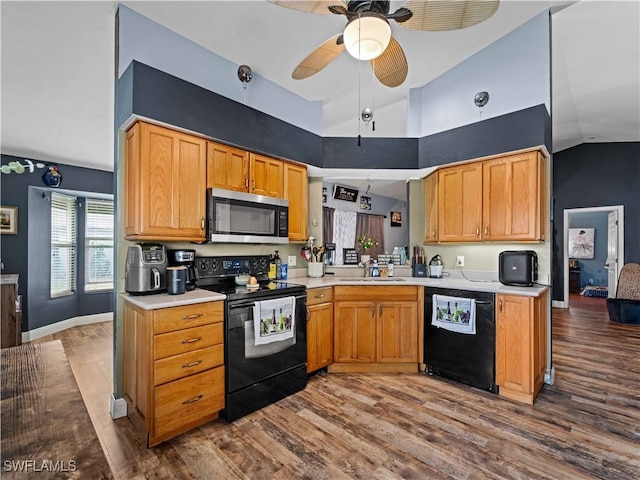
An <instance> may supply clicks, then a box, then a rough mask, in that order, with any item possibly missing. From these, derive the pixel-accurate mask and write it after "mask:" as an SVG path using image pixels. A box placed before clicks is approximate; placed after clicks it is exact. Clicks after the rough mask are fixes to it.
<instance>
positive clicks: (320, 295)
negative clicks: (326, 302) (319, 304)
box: [314, 293, 326, 298]
mask: <svg viewBox="0 0 640 480" xmlns="http://www.w3.org/2000/svg"><path fill="white" fill-rule="evenodd" d="M324 297H326V295H325V294H324V293H320V294H318V295H316V296H315V297H314V298H324Z"/></svg>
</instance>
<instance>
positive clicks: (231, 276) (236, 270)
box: [195, 255, 305, 300]
mask: <svg viewBox="0 0 640 480" xmlns="http://www.w3.org/2000/svg"><path fill="white" fill-rule="evenodd" d="M195 266H196V270H197V279H196V284H197V286H198V287H199V288H203V289H205V290H209V291H211V292H217V293H222V294H224V295H226V296H227V300H238V299H244V298H255V299H258V298H265V297H284V296H288V295H297V294H300V293H302V292H304V291H305V287H304V286H303V285H295V284H291V283H287V282H281V281H273V282H270V281H269V278H268V271H269V256H268V255H262V256H250V257H236V256H233V257H231V256H228V257H196V260H195ZM239 274H249V275H252V276H254V277H256V278H257V279H258V282H259V283H258V287H257V288H249V287H240V286H238V285H236V284H235V277H236V275H239Z"/></svg>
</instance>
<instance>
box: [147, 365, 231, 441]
mask: <svg viewBox="0 0 640 480" xmlns="http://www.w3.org/2000/svg"><path fill="white" fill-rule="evenodd" d="M154 394H155V406H156V408H155V428H154V434H153V436H154V437H160V436H162V435H165V434H167V433H170V432H173V431H175V430H178V429H179V428H180V427H182V426H183V425H187V424H189V423H191V422H195V421H197V420H199V419H201V418H203V417H206V416H208V415H211V414H214V413H216V412H218V411H220V410H222V409H223V408H224V367H217V368H214V369H212V370H207V371H205V372H202V373H197V374H195V375H191V376H190V377H186V378H182V379H180V380H176V381H174V382H171V383H166V384H164V385H160V386H159V387H156V388H155V393H154Z"/></svg>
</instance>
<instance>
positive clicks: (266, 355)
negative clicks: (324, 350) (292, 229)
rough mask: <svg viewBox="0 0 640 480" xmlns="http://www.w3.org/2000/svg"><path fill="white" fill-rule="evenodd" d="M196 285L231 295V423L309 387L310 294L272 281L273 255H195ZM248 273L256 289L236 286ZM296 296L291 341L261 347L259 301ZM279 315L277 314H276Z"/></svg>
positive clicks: (227, 336)
mask: <svg viewBox="0 0 640 480" xmlns="http://www.w3.org/2000/svg"><path fill="white" fill-rule="evenodd" d="M195 266H196V270H197V272H198V287H199V288H203V289H205V290H210V291H214V292H218V293H223V294H225V295H226V296H227V298H226V300H225V315H224V326H225V342H224V349H225V408H224V410H223V411H222V412H221V413H220V415H221V416H222V417H223V418H225V419H226V420H228V421H233V420H236V419H238V418H241V417H243V416H245V415H247V414H249V413H251V412H254V411H256V410H258V409H260V408H263V407H265V406H267V405H270V404H271V403H274V402H276V401H278V400H281V399H282V398H285V397H287V396H289V395H291V394H293V393H296V392H299V391H301V390H304V388H305V387H306V385H307V368H306V361H307V341H306V322H307V293H306V288H305V287H304V286H302V285H293V284H289V283H286V282H270V281H269V279H268V272H269V256H266V255H265V256H252V257H240V256H238V257H236V256H226V257H196V262H195ZM241 273H242V274H245V273H248V274H249V275H252V276H254V277H256V279H257V280H258V285H257V287H255V288H254V287H252V286H251V285H247V286H238V285H236V284H235V281H234V278H235V277H236V275H238V274H241ZM285 297H294V298H295V303H294V305H295V306H294V312H295V322H294V323H293V329H294V332H293V337H292V338H289V339H286V340H281V341H277V342H273V343H268V344H257V343H258V342H257V341H256V338H255V337H256V331H255V329H254V327H255V325H254V305H255V302H262V301H266V300H274V299H282V298H285ZM274 316H275V312H274Z"/></svg>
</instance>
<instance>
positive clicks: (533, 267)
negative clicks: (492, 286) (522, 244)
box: [498, 250, 538, 287]
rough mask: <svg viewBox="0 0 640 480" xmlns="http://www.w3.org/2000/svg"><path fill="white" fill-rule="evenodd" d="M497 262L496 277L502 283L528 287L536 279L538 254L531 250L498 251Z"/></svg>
mask: <svg viewBox="0 0 640 480" xmlns="http://www.w3.org/2000/svg"><path fill="white" fill-rule="evenodd" d="M498 264H499V266H498V279H499V280H500V283H502V284H503V285H514V286H518V287H530V286H532V285H533V284H534V283H536V280H538V254H537V253H536V252H534V251H533V250H506V251H504V252H500V256H499V257H498Z"/></svg>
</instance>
